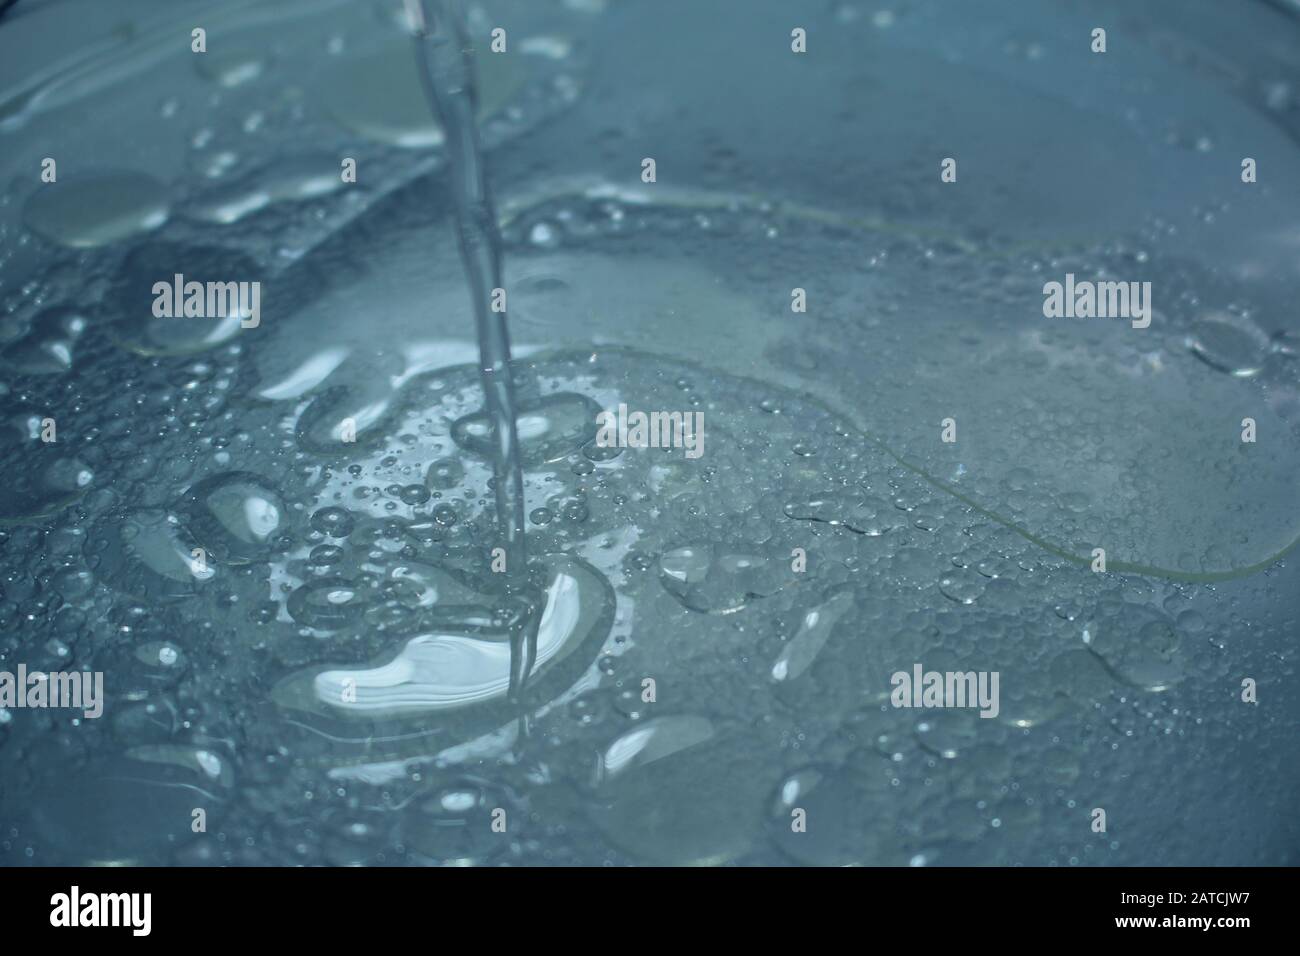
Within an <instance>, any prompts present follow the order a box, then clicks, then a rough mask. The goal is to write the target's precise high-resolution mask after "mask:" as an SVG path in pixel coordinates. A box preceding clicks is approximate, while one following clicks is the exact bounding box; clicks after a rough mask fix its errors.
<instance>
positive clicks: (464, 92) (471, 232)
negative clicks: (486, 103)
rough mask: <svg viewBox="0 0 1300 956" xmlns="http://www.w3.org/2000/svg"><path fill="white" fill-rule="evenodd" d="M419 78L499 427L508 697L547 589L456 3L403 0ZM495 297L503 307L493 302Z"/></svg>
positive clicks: (527, 659) (528, 659)
mask: <svg viewBox="0 0 1300 956" xmlns="http://www.w3.org/2000/svg"><path fill="white" fill-rule="evenodd" d="M406 9H407V14H408V17H409V20H410V26H411V32H412V37H413V39H414V45H415V57H416V63H417V66H418V68H419V69H418V71H417V72H418V73H419V76H420V83H421V85H422V87H423V90H424V95H425V98H426V99H427V100H428V102H429V105H430V108H431V109H432V110H433V112H434V115H435V117H436V118H437V119H438V121H439V123H440V124H441V126H442V129H443V134H444V136H445V138H446V141H445V148H446V153H447V167H448V178H449V181H450V186H451V194H452V202H453V207H454V210H455V219H456V233H457V239H458V245H459V247H460V255H461V261H462V263H463V265H464V268H465V279H466V283H467V285H468V288H469V293H470V298H471V300H472V306H473V311H474V325H475V330H476V334H477V338H478V349H479V377H480V381H481V382H482V387H483V396H484V402H485V407H486V410H487V414H488V419H489V421H490V423H491V429H492V478H493V481H492V483H493V494H494V499H495V507H496V524H497V533H498V538H499V540H500V541H501V546H502V547H503V549H504V551H505V571H504V576H505V579H506V590H507V594H508V598H509V602H508V603H509V604H510V605H511V606H512V611H515V612H517V613H512V615H511V618H512V620H511V624H510V691H509V692H510V696H511V697H512V698H513V699H515V700H518V699H519V698H520V696H521V695H522V694H523V692H524V688H525V685H526V684H527V681H528V677H529V675H530V674H531V672H532V669H533V665H534V663H535V661H536V656H537V629H538V625H539V623H540V619H541V590H540V589H539V588H538V587H537V586H536V585H535V583H534V582H533V581H532V578H531V574H530V568H529V565H528V553H527V548H526V547H525V541H524V478H523V468H522V465H521V462H520V453H519V435H518V429H517V427H516V424H515V416H516V408H517V406H516V400H515V385H514V378H513V376H512V374H511V364H510V333H509V329H508V328H507V324H506V310H505V306H504V302H505V296H504V291H503V290H504V286H503V282H502V275H503V270H502V252H501V232H500V228H499V226H498V224H497V213H496V207H495V205H494V203H493V201H492V192H491V189H490V187H489V185H488V181H487V172H486V169H485V168H484V163H483V152H482V148H481V146H480V142H479V134H478V124H477V121H476V116H477V112H478V96H477V88H476V85H475V75H474V66H473V61H472V58H471V53H470V43H469V39H468V36H467V34H466V31H465V27H464V23H463V21H462V20H461V19H460V17H459V16H458V12H457V10H456V9H455V8H454V2H453V0H406ZM494 300H495V303H496V308H494Z"/></svg>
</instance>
